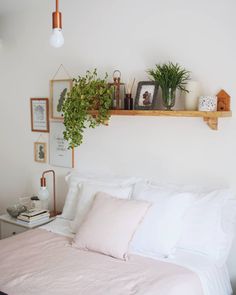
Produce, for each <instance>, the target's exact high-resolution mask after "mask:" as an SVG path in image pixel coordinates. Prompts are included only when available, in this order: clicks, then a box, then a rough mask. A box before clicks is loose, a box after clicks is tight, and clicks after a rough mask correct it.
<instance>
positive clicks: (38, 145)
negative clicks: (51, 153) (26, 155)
mask: <svg viewBox="0 0 236 295" xmlns="http://www.w3.org/2000/svg"><path fill="white" fill-rule="evenodd" d="M34 160H35V162H39V163H46V162H47V144H46V143H45V142H35V143H34Z"/></svg>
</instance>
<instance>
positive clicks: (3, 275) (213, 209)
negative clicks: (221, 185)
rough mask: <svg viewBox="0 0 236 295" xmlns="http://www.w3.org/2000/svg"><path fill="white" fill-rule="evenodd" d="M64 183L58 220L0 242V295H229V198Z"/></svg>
mask: <svg viewBox="0 0 236 295" xmlns="http://www.w3.org/2000/svg"><path fill="white" fill-rule="evenodd" d="M66 180H67V182H68V186H69V189H68V194H67V197H66V201H65V205H64V208H63V212H62V215H60V216H57V218H56V219H55V220H53V221H52V222H50V223H48V224H46V225H44V226H42V227H40V228H38V229H35V230H30V231H27V232H24V233H22V234H19V235H17V236H13V237H11V238H8V239H5V240H1V241H0V294H1V292H3V294H8V295H31V294H34V295H43V294H47V295H60V294H62V295H67V294H68V295H69V294H78V295H90V294H91V295H185V294H186V295H189V294H191V295H231V294H232V288H231V284H230V279H229V275H228V271H227V267H226V265H225V262H226V260H227V256H228V252H229V250H230V245H231V242H232V239H233V233H232V231H230V230H229V229H230V228H231V226H233V225H234V222H235V212H236V199H235V197H234V196H233V198H232V195H231V194H230V193H227V192H226V191H213V192H209V193H204V194H200V193H199V192H197V193H192V192H190V191H187V192H184V189H183V188H180V189H176V188H174V189H173V188H172V187H170V188H166V187H163V186H160V185H156V184H155V185H153V184H150V183H147V182H146V180H145V181H144V182H139V181H138V180H137V179H133V178H132V179H128V180H127V179H126V178H125V179H117V178H116V179H113V178H109V179H108V178H106V179H105V180H104V179H101V178H100V179H96V181H95V180H94V177H92V178H88V179H87V178H85V177H82V176H81V175H79V176H78V175H77V174H73V173H72V174H70V175H69V176H67V177H66ZM135 212H136V213H135ZM230 213H232V214H231V215H232V216H231V218H228V217H229V216H230ZM105 215H106V216H105ZM224 216H226V217H227V218H225V217H224ZM135 220H136V221H135ZM132 224H133V225H132ZM135 224H136V225H135ZM129 229H130V231H129ZM128 231H129V233H128ZM107 233H109V234H107ZM125 239H126V240H125ZM122 245H126V246H125V247H124V249H123V248H122V247H123V246H122ZM122 249H123V250H122ZM109 251H111V252H109Z"/></svg>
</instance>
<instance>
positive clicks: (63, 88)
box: [50, 79, 73, 120]
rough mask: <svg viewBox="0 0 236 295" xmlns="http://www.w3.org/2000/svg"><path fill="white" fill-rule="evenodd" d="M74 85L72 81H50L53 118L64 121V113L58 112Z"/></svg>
mask: <svg viewBox="0 0 236 295" xmlns="http://www.w3.org/2000/svg"><path fill="white" fill-rule="evenodd" d="M72 85H73V80H72V79H60V80H51V81H50V107H51V118H52V119H57V120H59V119H61V120H63V114H62V112H60V111H58V109H57V108H58V105H59V104H60V105H62V103H63V101H64V99H65V98H66V94H67V93H68V92H69V91H70V90H71V88H72Z"/></svg>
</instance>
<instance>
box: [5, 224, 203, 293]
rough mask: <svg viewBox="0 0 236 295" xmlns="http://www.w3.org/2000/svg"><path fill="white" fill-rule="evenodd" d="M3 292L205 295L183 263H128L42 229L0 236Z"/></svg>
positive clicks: (137, 259)
mask: <svg viewBox="0 0 236 295" xmlns="http://www.w3.org/2000/svg"><path fill="white" fill-rule="evenodd" d="M0 291H2V292H5V293H7V294H8V295H29V294H30V295H31V294H32V295H60V294H61V295H190V294H191V295H203V293H202V288H201V284H200V281H199V279H198V277H197V275H195V274H194V273H193V272H191V271H190V270H187V269H185V268H183V267H180V266H177V265H174V264H170V263H166V262H161V261H156V260H153V259H149V258H143V257H140V256H132V257H131V258H130V260H129V261H127V262H124V261H121V260H118V259H114V258H111V257H108V256H105V255H101V254H97V253H91V252H84V251H80V250H78V249H76V248H73V247H72V246H71V241H70V239H69V238H66V237H63V236H60V235H57V234H54V233H50V232H47V231H45V230H42V229H36V230H31V231H27V232H25V233H23V234H20V235H17V236H15V237H12V238H9V239H5V240H1V241H0Z"/></svg>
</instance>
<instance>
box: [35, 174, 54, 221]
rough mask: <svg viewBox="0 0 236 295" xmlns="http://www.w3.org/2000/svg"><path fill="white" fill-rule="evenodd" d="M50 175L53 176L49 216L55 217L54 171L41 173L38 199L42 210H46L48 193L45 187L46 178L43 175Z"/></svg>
mask: <svg viewBox="0 0 236 295" xmlns="http://www.w3.org/2000/svg"><path fill="white" fill-rule="evenodd" d="M47 173H52V174H53V211H52V212H51V216H56V215H57V210H56V192H55V187H56V186H55V183H56V182H55V171H54V170H46V171H44V172H43V174H42V177H41V178H40V190H39V192H38V197H39V199H40V201H41V202H42V207H43V209H48V203H49V196H50V194H49V191H48V189H47V186H46V178H45V174H47Z"/></svg>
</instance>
